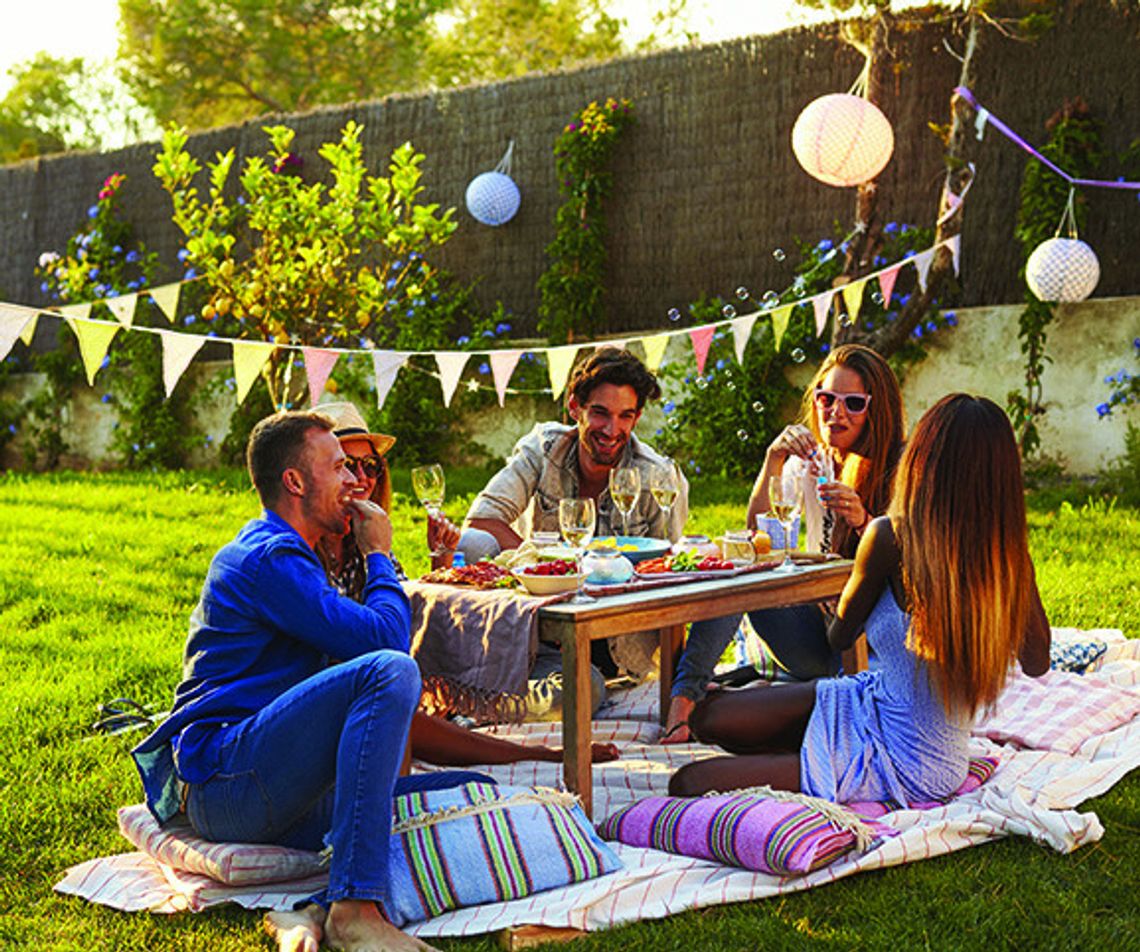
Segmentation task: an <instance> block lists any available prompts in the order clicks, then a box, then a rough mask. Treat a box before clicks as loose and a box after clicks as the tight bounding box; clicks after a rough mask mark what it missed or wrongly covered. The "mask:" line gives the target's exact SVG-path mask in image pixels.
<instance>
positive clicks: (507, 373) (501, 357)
mask: <svg viewBox="0 0 1140 952" xmlns="http://www.w3.org/2000/svg"><path fill="white" fill-rule="evenodd" d="M522 355H523V352H522V351H521V350H493V351H491V353H490V354H489V355H488V356H489V357H490V360H491V379H493V380H494V381H495V393H497V394H498V395H499V406H502V405H503V401H505V400H506V397H507V384H509V383H510V382H511V374H513V373H514V372H515V366H516V365H517V364H518V362H519V358H520V357H521V356H522Z"/></svg>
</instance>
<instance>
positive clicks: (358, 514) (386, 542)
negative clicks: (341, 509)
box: [348, 499, 392, 555]
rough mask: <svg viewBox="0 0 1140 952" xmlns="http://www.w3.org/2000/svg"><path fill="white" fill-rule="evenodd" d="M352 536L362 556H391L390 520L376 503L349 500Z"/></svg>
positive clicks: (363, 500)
mask: <svg viewBox="0 0 1140 952" xmlns="http://www.w3.org/2000/svg"><path fill="white" fill-rule="evenodd" d="M348 508H349V512H350V513H351V516H352V534H353V535H354V536H355V537H356V544H357V546H358V547H359V548H360V551H361V552H362V553H363V554H364V555H371V554H372V553H373V552H380V553H382V554H384V555H391V554H392V520H391V519H389V518H388V513H386V512H385V511H384V510H383V509H382V508H381V507H380V506H378V505H376V503H374V502H371V501H370V500H367V499H349V500H348Z"/></svg>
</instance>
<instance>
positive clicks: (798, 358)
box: [792, 347, 807, 364]
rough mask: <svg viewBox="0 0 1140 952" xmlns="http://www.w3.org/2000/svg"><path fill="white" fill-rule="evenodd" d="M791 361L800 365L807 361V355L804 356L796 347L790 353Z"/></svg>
mask: <svg viewBox="0 0 1140 952" xmlns="http://www.w3.org/2000/svg"><path fill="white" fill-rule="evenodd" d="M792 360H794V361H795V362H796V363H797V364H802V363H803V362H804V361H805V360H807V354H805V353H804V352H803V351H802V350H801V349H800V348H799V347H797V348H796V349H795V350H793V351H792Z"/></svg>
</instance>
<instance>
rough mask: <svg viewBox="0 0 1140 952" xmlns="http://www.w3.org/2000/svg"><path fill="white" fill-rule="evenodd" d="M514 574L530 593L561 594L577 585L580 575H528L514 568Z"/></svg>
mask: <svg viewBox="0 0 1140 952" xmlns="http://www.w3.org/2000/svg"><path fill="white" fill-rule="evenodd" d="M514 576H515V578H517V579H518V580H519V581H520V582H522V584H523V588H525V589H526V590H527V591H528V592H530V594H531V595H561V594H562V593H563V592H572V591H574V589H576V588H577V587H578V580H579V579H580V578H581V577H582V576H581V575H529V574H527V573H526V572H524V571H523V570H522V569H514Z"/></svg>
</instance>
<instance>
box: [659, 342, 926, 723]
mask: <svg viewBox="0 0 1140 952" xmlns="http://www.w3.org/2000/svg"><path fill="white" fill-rule="evenodd" d="M905 433H906V420H905V416H904V413H903V403H902V393H901V391H900V390H899V383H898V378H896V377H895V374H894V371H892V370H891V368H890V365H889V364H888V363H887V362H886V361H885V360H884V359H883V358H882V357H880V356H879V354H877V353H876V352H875V351H873V350H871V349H870V348H869V347H863V346H861V345H859V344H844V345H842V346H840V347H837V348H835V350H833V351H832V352H831V353H830V354H829V355H828V357H827V359H826V360H824V362H823V363H822V364H821V365H820V368H819V370H818V371H816V374H815V377H814V378H812V381H811V383H810V384H808V387H807V390H805V391H804V396H803V402H802V405H801V411H800V421H799V422H797V423H793V424H792V425H790V426H787V427H785V428H784V429H783V430H782V431H781V432H780V434H779V435H778V436H777V437H776V439H775V440H773V441H772V444H771V445H770V446H769V447H768V451H767V453H766V454H765V456H764V465H763V467H762V468H761V470H760V474H759V475H758V476H757V477H756V482H755V484H754V485H753V487H752V496H751V498H750V499H749V500H748V515H747V525H748V526H749V527H753V526H755V525H756V517H757V516H758V515H760V514H762V513H765V512H767V511H768V499H769V495H768V484H769V482H770V481H771V480H772V479H773V478H777V477H779V475H780V474H781V473H782V472H783V470H784V466H785V464H787V462H788V460H789V459H791V458H792V457H798V458H799V459H801V460H803V461H804V463H805V464H806V465H805V466H804V480H805V483H804V492H803V500H804V504H803V519H802V521H803V523H804V528H805V534H806V537H807V541H806V548H807V549H808V550H809V551H815V552H835V553H837V554H838V555H841V556H843V557H844V558H851V557H852V556H854V554H855V550H856V548H857V547H858V544H859V537H860V535H861V534H862V533H863V531H864V530H865V529H866V527H867V524H868V523H869V522H870V521H871V519H873V518H874V517H875V516H878V515H881V514H882V513H884V512H886V509H887V503H888V501H889V499H890V485H891V478H892V477H893V475H894V470H895V466H896V464H897V463H898V459H899V457H900V455H901V454H902V449H903V440H904V437H905ZM830 474H834V475H835V478H831V479H829V478H828V476H829V475H830ZM821 480H822V481H821ZM742 617H743V616H741V615H728V616H725V617H723V618H716V619H711V620H709V621H704V622H696V623H695V624H694V625H693V626H692V629H691V630H690V632H689V638H688V641H687V642H686V644H685V650H684V652H683V653H682V655H681V658H680V660H679V662H678V665H677V675H676V678H675V680H674V682H673V699H672V703H671V704H670V707H669V717H668V719H667V721H666V725H665V735H664V736H663V738H662V741H663V743H685V742H687V741H688V740H689V729H688V726H687V723H688V718H689V714H690V713H691V712H692V710H693V706H694V705H695V704H696V702H697V701H699V700H700V699H701V698H702V697H704V695H705V692H706V690H707V685H708V682H709V678H710V677H711V676H712V673H713V668H714V667H715V666H716V663H717V661H718V660H719V659H720V656H721V654H722V653H723V652H724V649H725V647H726V646H727V645H728V643H729V641H731V640H732V636H733V635H734V634H735V633H736V630H737V628H738V627H739V625H740V621H741V619H742ZM748 619H749V621H750V622H751V624H752V627H753V628H754V629H755V631H756V632H757V633H758V634H759V635H760V637H761V638H762V639H763V640H764V643H765V645H766V646H767V649H768V651H769V653H770V654H771V655H772V656H773V657H774V658H775V659H776V661H777V663H778V664H779V665H780V667H781V668H782V669H783V670H784V671H786V672H787V673H788V674H789V675H791V677H792V678H794V679H795V680H809V679H811V678H819V677H825V676H827V675H830V674H834V673H835V671H836V669H837V662H838V655H837V654H836V653H835V652H833V651H832V649H831V648H830V647H829V646H828V643H827V627H826V626H827V617H826V615H825V613H824V610H823V608H822V607H821V606H819V605H797V606H793V607H789V608H773V609H766V610H763V611H755V612H749V615H748Z"/></svg>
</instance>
